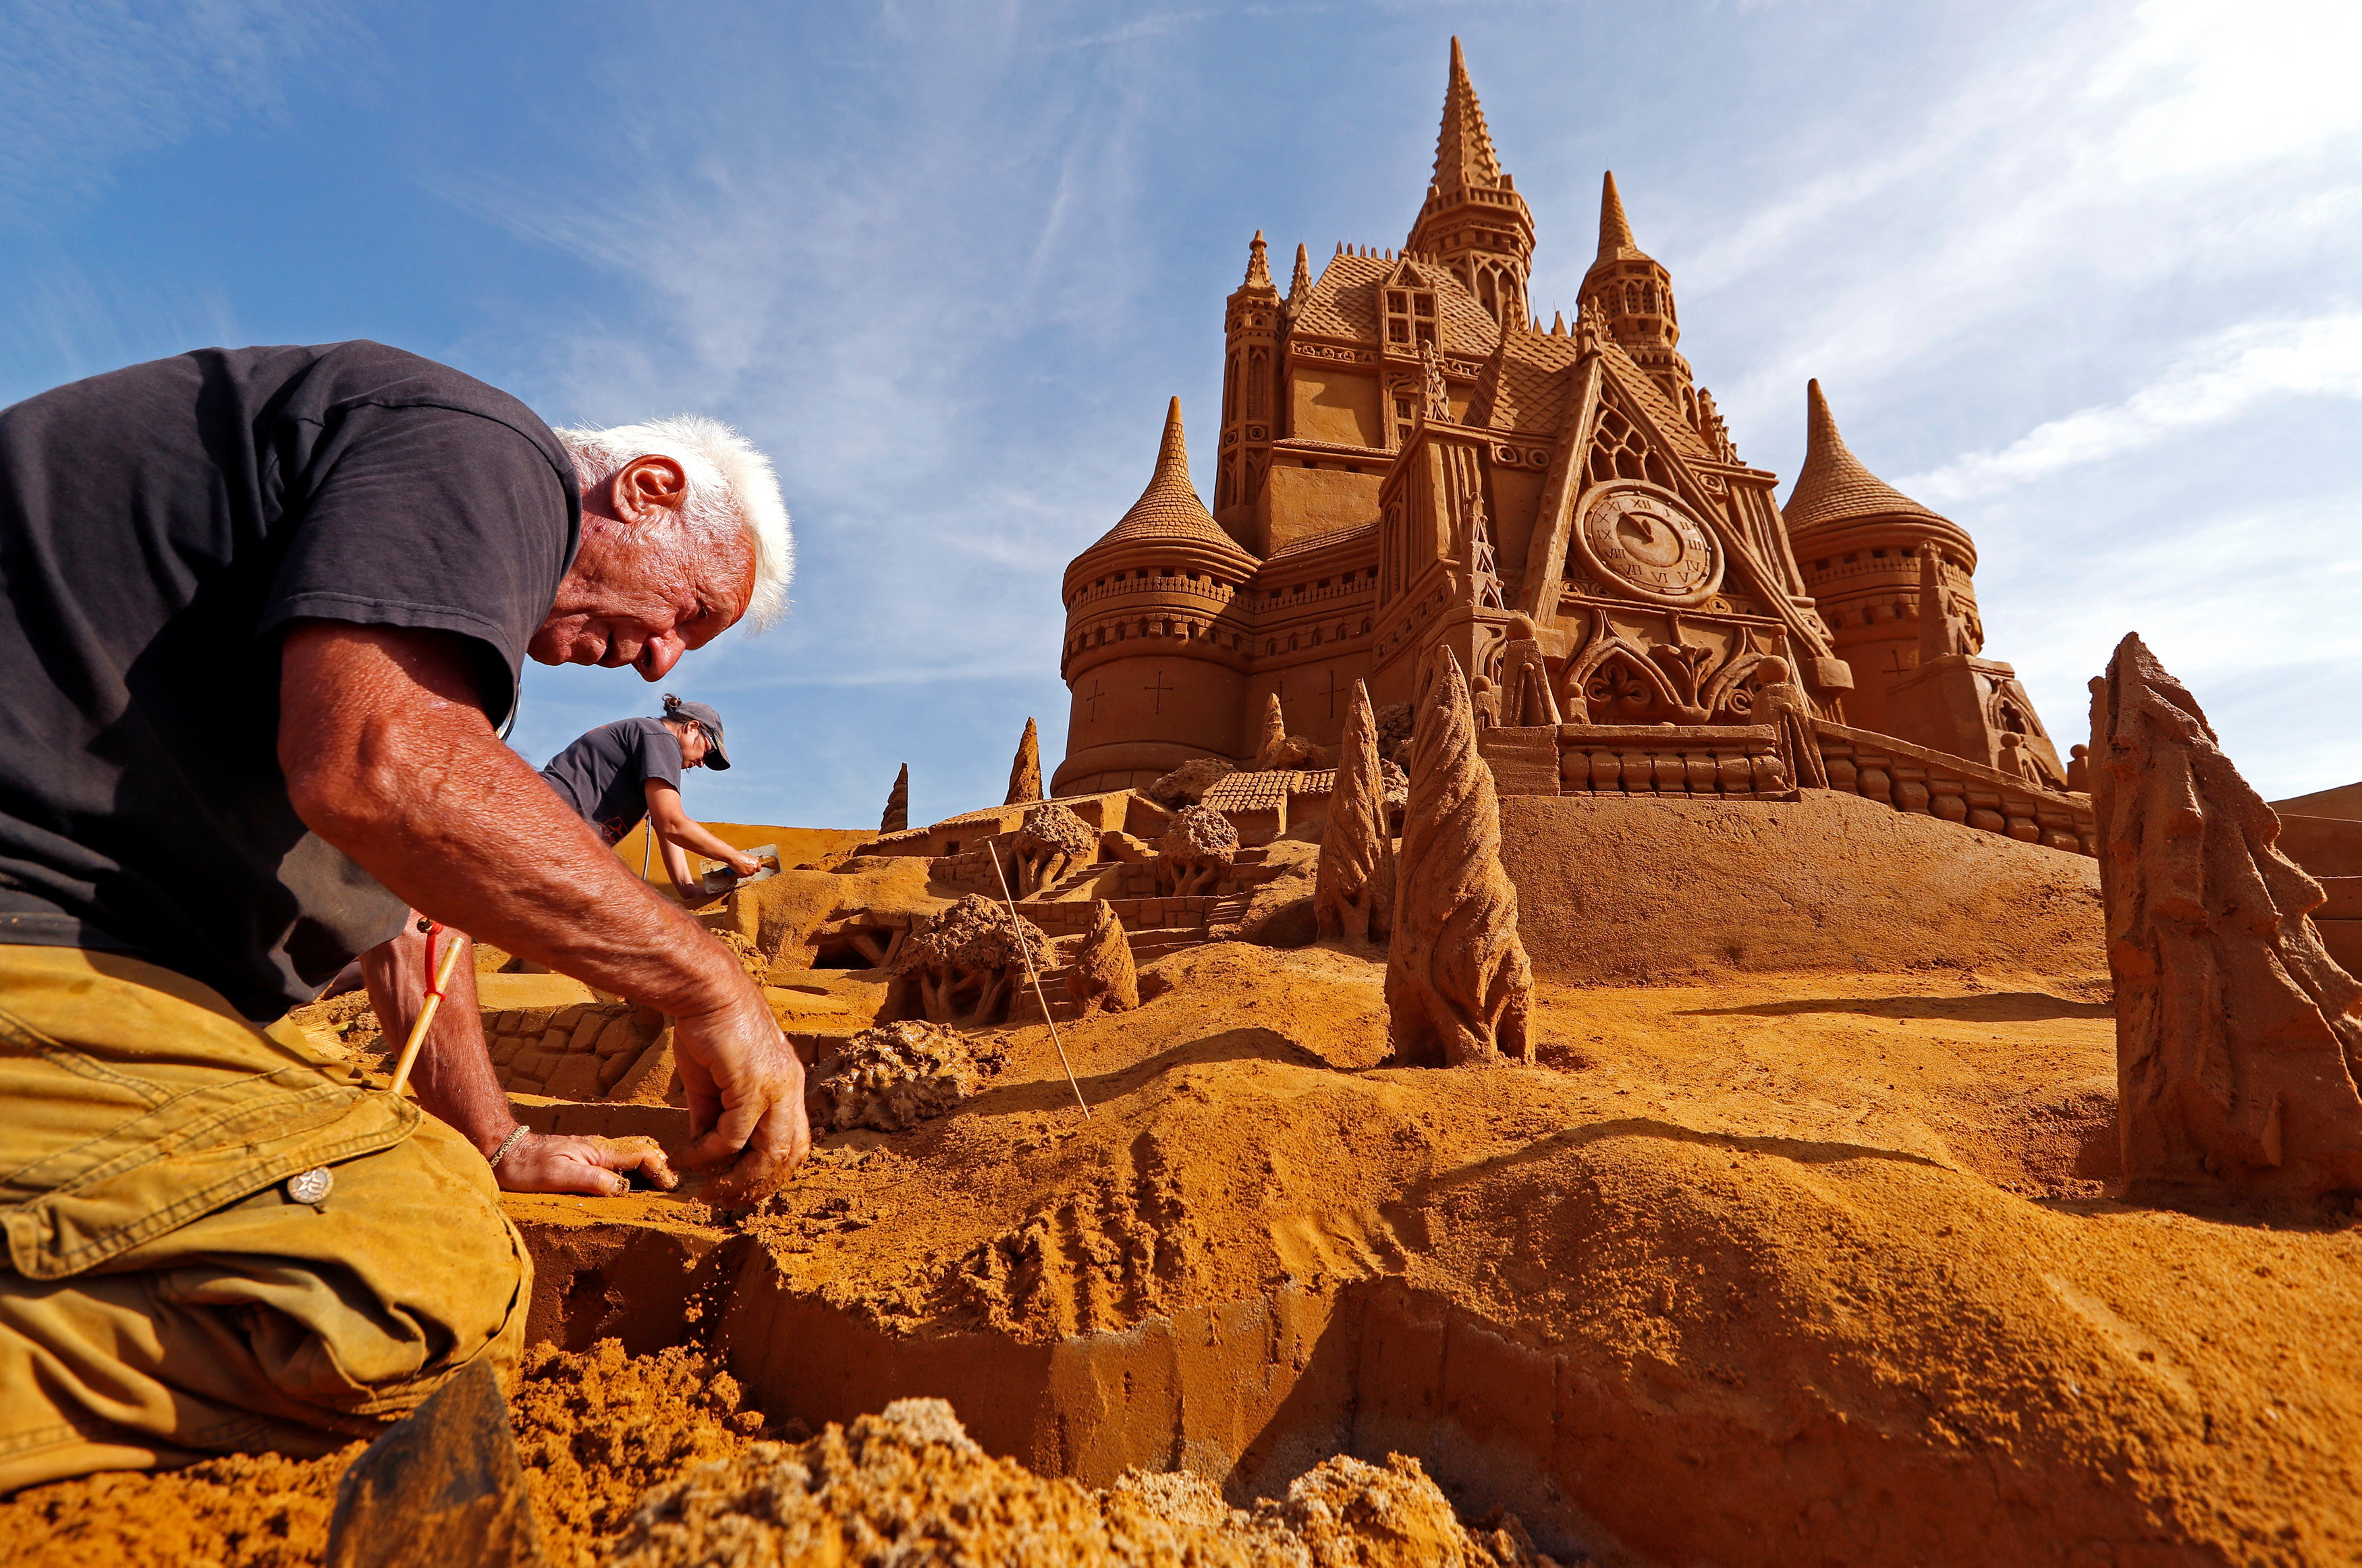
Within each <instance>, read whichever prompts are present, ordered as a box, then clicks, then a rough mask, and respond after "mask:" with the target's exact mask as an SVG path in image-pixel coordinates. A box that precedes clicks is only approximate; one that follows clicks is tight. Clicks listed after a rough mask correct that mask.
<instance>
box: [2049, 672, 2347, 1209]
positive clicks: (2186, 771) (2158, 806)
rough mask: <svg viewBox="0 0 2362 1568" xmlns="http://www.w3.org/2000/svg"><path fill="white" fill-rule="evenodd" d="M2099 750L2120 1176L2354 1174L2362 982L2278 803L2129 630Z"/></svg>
mask: <svg viewBox="0 0 2362 1568" xmlns="http://www.w3.org/2000/svg"><path fill="white" fill-rule="evenodd" d="M2091 760H2092V806H2093V809H2094V812H2095V813H2096V815H2097V817H2098V819H2099V821H2098V827H2099V835H2100V841H2101V842H2100V892H2101V899H2102V902H2103V904H2104V906H2105V908H2106V912H2107V939H2108V968H2109V970H2110V972H2111V973H2112V974H2113V975H2114V978H2115V983H2116V1093H2117V1100H2118V1105H2119V1107H2120V1109H2119V1113H2118V1114H2119V1123H2118V1125H2119V1127H2120V1129H2121V1133H2122V1137H2123V1140H2124V1172H2125V1177H2126V1178H2127V1179H2128V1180H2130V1181H2132V1182H2134V1183H2136V1184H2139V1183H2150V1184H2158V1185H2169V1186H2177V1187H2213V1188H2216V1189H2218V1190H2219V1189H2221V1188H2224V1187H2228V1188H2231V1189H2233V1190H2235V1191H2238V1192H2242V1193H2247V1194H2254V1195H2257V1196H2272V1197H2280V1198H2317V1197H2320V1196H2321V1195H2323V1194H2324V1193H2329V1192H2348V1191H2352V1190H2354V1189H2355V1188H2357V1187H2362V1095H2357V1094H2356V1090H2355V1082H2356V1077H2357V1076H2362V1020H2357V1019H2356V1018H2354V1017H2353V1016H2352V1010H2353V1009H2354V1007H2355V1006H2356V1001H2357V999H2362V984H2357V983H2356V981H2355V979H2354V977H2352V976H2349V975H2348V974H2346V973H2345V970H2343V969H2341V968H2339V967H2338V966H2337V965H2336V964H2335V963H2334V962H2333V961H2332V960H2331V958H2330V956H2329V955H2328V954H2327V953H2326V952H2325V951H2323V948H2322V945H2321V937H2320V934H2319V933H2317V932H2316V931H2314V930H2313V926H2312V921H2311V920H2310V919H2308V918H2307V917H2308V916H2309V915H2310V914H2311V912H2312V911H2314V910H2317V909H2319V908H2320V907H2321V906H2322V903H2323V900H2324V898H2325V895H2324V894H2323V890H2322V887H2321V884H2320V883H2318V882H2316V881H2314V880H2313V879H2312V878H2311V877H2309V876H2307V875H2305V873H2304V872H2303V871H2302V870H2301V869H2299V868H2298V867H2297V865H2296V863H2295V862H2294V861H2292V860H2290V859H2289V857H2288V856H2285V855H2283V854H2281V853H2280V851H2279V849H2278V848H2276V847H2274V840H2276V839H2278V838H2279V832H2280V822H2279V817H2278V816H2277V815H2275V814H2274V813H2273V812H2272V809H2271V808H2270V807H2269V806H2268V805H2266V804H2264V801H2263V798H2262V797H2261V796H2259V795H2257V793H2256V791H2255V790H2254V789H2253V788H2251V787H2250V786H2249V785H2248V783H2247V781H2246V779H2244V778H2240V777H2239V771H2238V769H2237V768H2235V767H2233V766H2232V765H2231V759H2230V758H2229V757H2227V756H2224V755H2223V752H2222V748H2221V745H2220V744H2219V743H2218V742H2217V741H2216V739H2215V735H2214V732H2213V729H2211V728H2209V727H2208V725H2207V723H2206V715H2205V714H2204V713H2202V712H2200V711H2199V707H2198V703H2197V701H2196V700H2195V699H2193V698H2192V697H2191V695H2190V693H2189V692H2188V691H2187V690H2184V689H2183V687H2182V685H2181V683H2180V681H2178V680H2176V679H2173V677H2172V676H2170V675H2168V674H2167V673H2166V672H2165V670H2164V669H2163V668H2160V667H2159V666H2158V662H2157V659H2156V657H2155V656H2153V655H2152V654H2150V652H2149V651H2148V649H2147V647H2146V646H2143V644H2142V643H2141V640H2140V638H2139V636H2138V635H2131V636H2127V637H2125V640H2124V641H2123V642H2122V643H2120V644H2118V645H2117V647H2116V652H2115V657H2114V658H2113V659H2112V660H2111V661H2110V662H2109V667H2108V673H2107V676H2106V677H2105V679H2098V680H2094V681H2092V758H2091Z"/></svg>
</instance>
